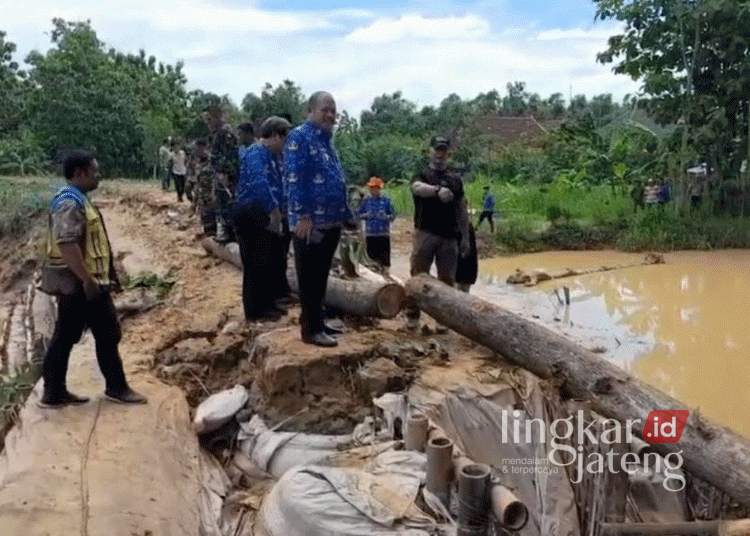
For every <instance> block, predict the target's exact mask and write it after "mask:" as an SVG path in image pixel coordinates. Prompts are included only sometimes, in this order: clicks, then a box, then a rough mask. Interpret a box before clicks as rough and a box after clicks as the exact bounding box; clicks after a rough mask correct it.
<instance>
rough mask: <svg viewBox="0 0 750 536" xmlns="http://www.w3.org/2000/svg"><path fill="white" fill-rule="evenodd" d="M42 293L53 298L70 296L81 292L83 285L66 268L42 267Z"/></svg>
mask: <svg viewBox="0 0 750 536" xmlns="http://www.w3.org/2000/svg"><path fill="white" fill-rule="evenodd" d="M39 289H40V290H41V291H42V292H45V293H47V294H52V295H53V296H59V295H63V296H71V295H73V294H75V293H76V292H80V291H82V290H83V283H82V282H81V280H80V279H78V277H77V276H76V275H75V274H74V273H73V270H71V269H70V268H68V267H67V266H50V265H49V264H45V265H43V266H42V284H41V286H40V287H39Z"/></svg>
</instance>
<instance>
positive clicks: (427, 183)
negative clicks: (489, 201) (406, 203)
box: [406, 138, 469, 329]
mask: <svg viewBox="0 0 750 536" xmlns="http://www.w3.org/2000/svg"><path fill="white" fill-rule="evenodd" d="M449 146H450V142H449V141H448V140H447V139H446V138H435V140H434V141H433V143H432V149H431V150H430V163H429V165H428V166H427V167H426V168H425V169H424V170H423V171H422V172H421V173H420V174H419V175H417V176H416V177H415V178H414V182H413V183H412V186H411V191H412V194H413V196H414V245H413V248H412V254H411V275H412V276H415V275H417V274H421V273H428V272H429V271H430V267H431V266H432V263H433V261H434V262H435V265H436V267H437V273H438V279H440V280H441V281H442V282H443V283H445V284H446V285H450V286H453V284H454V283H455V277H456V264H457V262H458V255H459V253H460V254H461V255H462V256H466V255H467V254H468V252H469V229H468V227H469V216H468V211H467V209H466V199H465V198H464V187H463V183H462V182H461V177H460V176H459V175H458V174H457V173H456V172H454V171H453V170H451V169H450V168H449V167H448V148H449ZM406 317H407V319H408V321H407V325H406V326H407V328H409V329H417V328H418V327H419V309H418V308H416V307H415V306H410V307H408V308H407V310H406Z"/></svg>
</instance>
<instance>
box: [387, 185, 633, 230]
mask: <svg viewBox="0 0 750 536" xmlns="http://www.w3.org/2000/svg"><path fill="white" fill-rule="evenodd" d="M486 185H490V186H491V192H492V193H493V194H494V196H495V209H496V210H497V211H498V212H499V213H500V214H499V215H500V217H506V218H509V219H517V218H524V219H527V218H531V219H533V220H537V221H540V222H543V221H545V220H547V214H548V211H549V209H550V207H552V206H557V207H559V209H560V210H561V211H562V213H564V214H567V215H568V219H576V220H594V221H607V220H615V219H618V218H621V217H623V216H624V215H626V214H629V213H632V212H633V202H632V201H631V199H630V198H629V197H628V196H623V195H617V194H613V193H612V189H611V188H609V187H607V186H594V187H583V186H576V185H572V184H570V183H569V182H568V181H565V180H561V179H559V180H557V181H555V182H553V183H551V184H548V185H524V186H518V185H514V184H510V183H499V182H495V183H491V182H490V181H489V180H487V178H486V177H484V176H481V175H480V176H479V177H478V178H477V179H476V180H474V181H472V182H468V183H465V184H464V193H465V195H466V200H467V202H468V204H469V209H474V210H475V211H476V212H477V213H478V212H480V211H481V210H482V206H483V201H484V187H485V186H486ZM409 187H410V185H409V184H401V185H398V186H395V187H391V188H388V189H387V190H386V192H385V194H386V195H388V196H389V197H390V198H391V201H392V202H393V207H394V208H395V209H396V211H397V212H398V213H399V214H401V215H408V214H413V212H414V201H413V198H412V195H411V191H410V189H409Z"/></svg>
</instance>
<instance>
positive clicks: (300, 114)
mask: <svg viewBox="0 0 750 536" xmlns="http://www.w3.org/2000/svg"><path fill="white" fill-rule="evenodd" d="M241 109H242V112H243V113H244V114H246V115H247V116H248V117H249V118H250V119H251V120H252V121H256V120H260V119H263V118H265V117H269V116H271V115H278V116H282V117H286V118H287V119H289V121H290V122H291V123H292V124H293V125H295V124H298V123H301V122H302V121H304V119H305V116H306V109H307V99H306V98H305V95H304V94H303V93H302V88H301V87H300V86H299V85H297V84H295V83H294V82H292V81H291V80H284V81H283V82H282V83H281V84H279V85H278V86H276V87H275V88H274V87H273V86H272V85H271V84H270V83H266V85H264V86H263V90H262V91H261V93H260V96H257V95H255V94H254V93H248V94H247V95H245V97H244V98H243V99H242V104H241Z"/></svg>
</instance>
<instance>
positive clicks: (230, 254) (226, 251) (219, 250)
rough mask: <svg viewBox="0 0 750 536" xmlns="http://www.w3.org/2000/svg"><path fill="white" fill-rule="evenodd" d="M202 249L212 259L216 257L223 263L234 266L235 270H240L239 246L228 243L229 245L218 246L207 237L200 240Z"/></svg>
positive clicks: (234, 243)
mask: <svg viewBox="0 0 750 536" xmlns="http://www.w3.org/2000/svg"><path fill="white" fill-rule="evenodd" d="M201 245H202V246H203V249H205V250H206V251H208V252H209V253H211V254H212V255H213V256H214V257H218V258H220V259H221V260H223V261H227V262H228V263H230V264H234V265H235V266H236V267H237V268H239V269H240V270H242V259H241V258H240V246H239V244H237V243H236V242H230V243H229V244H219V243H218V242H217V241H216V240H214V239H213V238H211V237H210V236H207V237H206V238H204V239H203V240H201Z"/></svg>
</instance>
